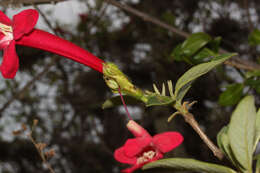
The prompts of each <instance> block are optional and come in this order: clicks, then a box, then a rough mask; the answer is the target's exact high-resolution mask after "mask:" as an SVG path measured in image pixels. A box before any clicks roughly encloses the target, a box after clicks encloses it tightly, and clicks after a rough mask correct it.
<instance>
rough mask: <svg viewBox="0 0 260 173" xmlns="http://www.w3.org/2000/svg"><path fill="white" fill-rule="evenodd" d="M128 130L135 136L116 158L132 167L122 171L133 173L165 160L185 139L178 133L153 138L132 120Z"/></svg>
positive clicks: (118, 150) (118, 152) (167, 133)
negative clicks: (144, 166) (154, 162)
mask: <svg viewBox="0 0 260 173" xmlns="http://www.w3.org/2000/svg"><path fill="white" fill-rule="evenodd" d="M127 128H128V130H129V131H131V132H132V134H133V135H134V136H135V138H133V139H128V140H127V141H126V143H125V144H124V146H122V147H120V148H118V149H117V150H116V151H115V153H114V157H115V159H116V160H117V161H119V162H121V163H127V164H130V165H132V167H130V168H127V169H124V170H122V172H126V173H131V172H133V171H135V170H136V169H138V168H141V167H142V166H143V165H144V164H146V163H149V162H152V161H155V160H158V159H161V158H163V154H164V153H166V152H169V151H171V150H172V149H174V148H176V147H177V146H178V145H180V144H181V143H182V141H183V137H182V135H181V134H180V133H178V132H164V133H160V134H158V135H155V136H153V137H152V136H151V135H150V134H149V133H148V132H147V131H146V130H145V129H144V128H143V127H142V126H140V125H139V124H137V123H136V122H135V121H133V120H130V121H129V122H128V124H127Z"/></svg>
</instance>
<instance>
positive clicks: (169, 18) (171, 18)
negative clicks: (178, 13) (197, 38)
mask: <svg viewBox="0 0 260 173" xmlns="http://www.w3.org/2000/svg"><path fill="white" fill-rule="evenodd" d="M162 19H163V21H165V22H167V23H168V24H169V25H174V24H175V16H174V15H173V14H172V13H171V12H169V11H166V12H164V13H163V14H162Z"/></svg>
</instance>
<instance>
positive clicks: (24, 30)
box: [0, 9, 104, 78]
mask: <svg viewBox="0 0 260 173" xmlns="http://www.w3.org/2000/svg"><path fill="white" fill-rule="evenodd" d="M38 16H39V15H38V12H37V11H36V10H32V9H29V10H24V11H22V12H20V13H18V14H17V15H15V16H14V17H13V21H11V20H10V19H9V18H8V17H7V16H6V15H5V14H4V13H3V12H1V11H0V49H3V51H4V54H3V61H2V64H1V66H0V70H1V72H2V75H3V76H4V77H5V78H14V76H15V74H16V72H17V70H18V67H19V60H18V56H17V54H16V51H15V44H18V45H23V46H28V47H33V48H37V49H42V50H46V51H49V52H53V53H56V54H58V55H61V56H64V57H67V58H70V59H72V60H74V61H77V62H79V63H82V64H84V65H86V66H89V67H91V68H93V69H94V70H97V71H99V72H101V73H102V72H103V63H104V61H103V60H101V59H99V58H97V57H96V56H94V55H92V54H91V53H89V52H88V51H86V50H84V49H82V48H80V47H78V46H77V45H75V44H73V43H71V42H69V41H67V40H64V39H62V38H60V37H57V36H55V35H53V34H50V33H48V32H45V31H42V30H39V29H34V26H35V25H36V23H37V20H38Z"/></svg>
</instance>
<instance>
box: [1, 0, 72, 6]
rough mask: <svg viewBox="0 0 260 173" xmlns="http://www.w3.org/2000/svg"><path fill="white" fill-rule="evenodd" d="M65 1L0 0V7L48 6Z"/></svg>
mask: <svg viewBox="0 0 260 173" xmlns="http://www.w3.org/2000/svg"><path fill="white" fill-rule="evenodd" d="M63 1H67V0H1V1H0V6H2V7H4V8H6V7H8V6H28V5H32V4H35V5H41V4H50V3H54V4H56V3H58V2H63Z"/></svg>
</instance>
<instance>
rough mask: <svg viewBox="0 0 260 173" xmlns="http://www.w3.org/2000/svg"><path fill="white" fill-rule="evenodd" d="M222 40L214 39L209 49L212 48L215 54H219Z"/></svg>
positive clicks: (219, 38)
mask: <svg viewBox="0 0 260 173" xmlns="http://www.w3.org/2000/svg"><path fill="white" fill-rule="evenodd" d="M221 40H222V38H221V37H216V38H214V39H213V40H212V41H211V42H210V43H209V47H210V48H211V49H212V50H213V51H214V52H215V53H218V50H219V46H220V42H221Z"/></svg>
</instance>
